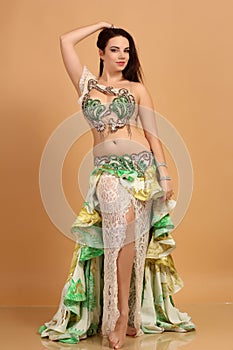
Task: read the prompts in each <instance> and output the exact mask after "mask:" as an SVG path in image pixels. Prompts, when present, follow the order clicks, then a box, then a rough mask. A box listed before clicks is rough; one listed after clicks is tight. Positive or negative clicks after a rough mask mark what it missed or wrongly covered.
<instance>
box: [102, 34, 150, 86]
mask: <svg viewBox="0 0 233 350" xmlns="http://www.w3.org/2000/svg"><path fill="white" fill-rule="evenodd" d="M115 36H123V37H125V38H126V39H128V41H129V61H128V64H127V66H126V67H125V69H124V70H123V71H122V74H123V77H124V78H125V79H127V80H130V81H136V82H143V78H142V69H141V65H140V62H139V59H138V54H137V50H136V47H135V43H134V40H133V38H132V36H131V35H130V34H129V33H128V32H127V31H126V30H124V29H122V28H104V29H103V30H101V32H100V33H99V36H98V39H97V47H98V48H99V49H100V50H102V51H103V52H104V49H105V47H106V45H107V43H108V40H109V39H111V38H114V37H115ZM103 66H104V65H103V60H102V59H100V67H99V76H100V77H101V75H102V73H103Z"/></svg>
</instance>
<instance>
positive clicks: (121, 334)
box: [108, 315, 128, 349]
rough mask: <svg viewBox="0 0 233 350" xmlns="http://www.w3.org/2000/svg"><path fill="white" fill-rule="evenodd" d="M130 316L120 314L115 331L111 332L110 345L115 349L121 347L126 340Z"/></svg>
mask: <svg viewBox="0 0 233 350" xmlns="http://www.w3.org/2000/svg"><path fill="white" fill-rule="evenodd" d="M127 324H128V317H127V316H122V315H121V316H119V318H118V320H117V322H116V326H115V329H114V331H112V332H111V333H110V334H109V337H108V338H109V342H110V345H111V346H112V347H113V348H114V349H120V348H121V347H122V346H123V343H124V341H125V337H126V332H127Z"/></svg>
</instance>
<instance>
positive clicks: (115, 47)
mask: <svg viewBox="0 0 233 350" xmlns="http://www.w3.org/2000/svg"><path fill="white" fill-rule="evenodd" d="M113 48H114V49H119V46H115V45H113V46H110V49H113ZM125 49H129V46H126V47H125V48H124V50H125Z"/></svg>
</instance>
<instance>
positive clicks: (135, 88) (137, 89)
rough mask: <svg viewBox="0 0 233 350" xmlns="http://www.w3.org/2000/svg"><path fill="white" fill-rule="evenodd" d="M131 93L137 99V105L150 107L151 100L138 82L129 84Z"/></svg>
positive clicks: (143, 86) (142, 85) (145, 89)
mask: <svg viewBox="0 0 233 350" xmlns="http://www.w3.org/2000/svg"><path fill="white" fill-rule="evenodd" d="M131 91H132V92H133V93H134V95H135V96H136V97H137V100H138V103H139V104H140V103H142V102H143V104H145V105H148V104H149V105H151V104H152V99H151V96H150V93H149V91H148V89H147V88H146V86H145V85H144V84H143V83H140V82H131Z"/></svg>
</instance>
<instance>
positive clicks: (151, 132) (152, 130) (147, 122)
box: [137, 83, 173, 199]
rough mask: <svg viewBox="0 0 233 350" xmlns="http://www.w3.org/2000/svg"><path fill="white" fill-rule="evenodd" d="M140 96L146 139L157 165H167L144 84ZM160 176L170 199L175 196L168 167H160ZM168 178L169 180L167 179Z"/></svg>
mask: <svg viewBox="0 0 233 350" xmlns="http://www.w3.org/2000/svg"><path fill="white" fill-rule="evenodd" d="M137 90H138V96H139V105H138V107H139V117H140V120H141V124H142V127H143V130H144V134H145V137H146V138H147V140H148V142H149V144H150V147H151V150H152V152H153V154H154V156H155V160H156V163H157V164H158V165H159V163H165V164H166V159H165V155H164V151H163V147H162V143H161V141H160V139H159V136H158V129H157V124H156V117H155V112H154V106H153V102H152V99H151V97H150V94H149V92H148V91H147V89H146V88H145V86H144V85H143V84H141V83H140V84H138V88H137ZM158 171H159V174H160V178H161V181H160V185H161V187H162V188H163V189H164V190H165V192H166V199H170V198H171V196H172V194H173V185H172V180H170V179H169V178H170V176H169V171H168V167H166V166H164V165H160V166H159V167H158ZM167 177H168V179H166V178H167Z"/></svg>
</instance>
